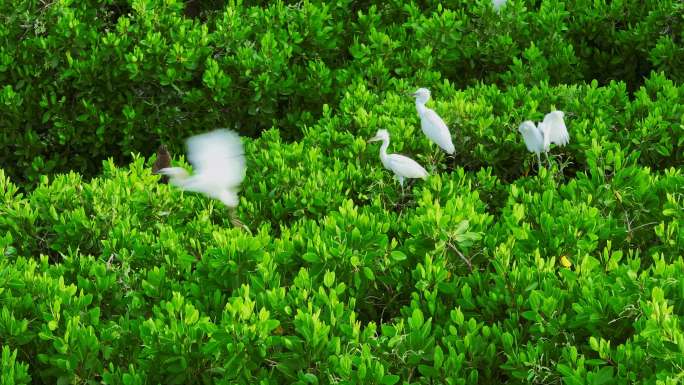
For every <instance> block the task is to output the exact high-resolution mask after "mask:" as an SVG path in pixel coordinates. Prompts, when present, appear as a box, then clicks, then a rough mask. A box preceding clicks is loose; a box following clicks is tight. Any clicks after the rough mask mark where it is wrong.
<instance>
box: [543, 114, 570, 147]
mask: <svg viewBox="0 0 684 385" xmlns="http://www.w3.org/2000/svg"><path fill="white" fill-rule="evenodd" d="M563 116H564V114H563V111H552V112H549V113H548V114H546V116H544V121H543V122H542V132H543V133H544V149H545V150H546V151H548V149H549V146H550V145H551V143H555V144H557V145H559V146H565V145H566V144H568V142H570V134H568V129H567V127H565V121H564V120H563Z"/></svg>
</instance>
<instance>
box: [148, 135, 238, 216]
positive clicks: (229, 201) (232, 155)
mask: <svg viewBox="0 0 684 385" xmlns="http://www.w3.org/2000/svg"><path fill="white" fill-rule="evenodd" d="M186 146H187V147H188V160H189V161H190V163H191V164H192V166H193V169H194V170H195V173H194V174H193V175H188V172H187V171H186V170H185V169H184V168H181V167H167V168H163V169H161V170H159V171H158V173H159V174H162V175H167V176H169V183H170V184H172V185H174V186H177V187H180V188H181V189H183V190H186V191H192V192H198V193H202V194H204V195H206V196H208V197H210V198H213V199H218V200H220V201H221V202H223V204H224V205H226V206H228V208H229V209H230V213H231V222H232V223H233V225H235V226H239V227H243V228H244V227H245V225H243V224H242V223H241V222H240V221H239V220H237V218H236V217H235V207H237V205H238V203H239V202H240V198H239V197H238V191H239V189H240V184H241V183H242V180H243V179H244V178H245V170H246V164H245V154H244V150H243V147H242V142H241V141H240V136H239V135H238V134H237V133H235V132H233V131H229V130H225V129H219V130H215V131H211V132H208V133H205V134H201V135H196V136H193V137H191V138H189V139H188V140H187V141H186ZM247 230H249V229H247Z"/></svg>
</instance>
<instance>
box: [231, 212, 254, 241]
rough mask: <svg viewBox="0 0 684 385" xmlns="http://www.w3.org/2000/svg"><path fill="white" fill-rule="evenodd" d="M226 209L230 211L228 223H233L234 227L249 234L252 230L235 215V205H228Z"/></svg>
mask: <svg viewBox="0 0 684 385" xmlns="http://www.w3.org/2000/svg"><path fill="white" fill-rule="evenodd" d="M228 211H229V213H230V223H232V224H233V226H235V227H239V228H241V229H243V230H245V231H247V232H248V233H249V234H250V235H251V234H252V232H251V231H250V230H249V227H247V226H246V225H245V224H244V223H242V222H241V221H240V219H238V217H237V211H236V210H235V207H229V208H228Z"/></svg>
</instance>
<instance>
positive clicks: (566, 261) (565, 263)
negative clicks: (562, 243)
mask: <svg viewBox="0 0 684 385" xmlns="http://www.w3.org/2000/svg"><path fill="white" fill-rule="evenodd" d="M560 263H561V265H563V266H565V267H567V268H569V267H570V266H572V262H570V260H569V259H568V258H567V257H566V256H565V255H561V257H560Z"/></svg>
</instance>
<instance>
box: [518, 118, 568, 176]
mask: <svg viewBox="0 0 684 385" xmlns="http://www.w3.org/2000/svg"><path fill="white" fill-rule="evenodd" d="M564 116H565V114H564V113H563V111H551V112H549V113H548V114H546V116H545V117H544V121H542V122H540V123H538V124H537V125H536V126H535V124H534V122H532V121H530V120H527V121H525V122H523V123H522V124H521V125H520V127H518V131H520V133H521V134H522V136H523V139H524V140H525V145H526V146H527V149H528V150H529V151H530V152H533V153H535V154H537V162H539V168H541V167H542V163H541V156H540V154H541V153H542V152H543V153H544V154H545V155H546V160H547V161H548V162H549V163H550V161H549V149H550V147H551V143H555V144H557V145H559V146H561V147H562V146H565V145H566V144H568V143H569V142H570V134H568V129H567V127H566V126H565V121H564V120H563V117H564Z"/></svg>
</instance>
